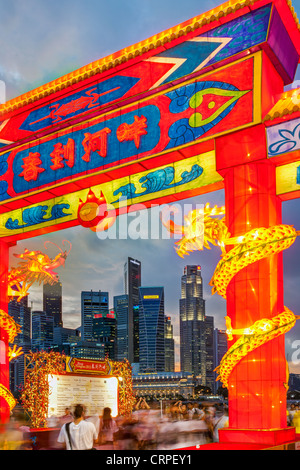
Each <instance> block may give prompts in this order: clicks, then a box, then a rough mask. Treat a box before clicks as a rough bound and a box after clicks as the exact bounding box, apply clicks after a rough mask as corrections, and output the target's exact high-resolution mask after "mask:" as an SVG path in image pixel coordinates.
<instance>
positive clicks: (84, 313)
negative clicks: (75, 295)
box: [81, 290, 109, 341]
mask: <svg viewBox="0 0 300 470" xmlns="http://www.w3.org/2000/svg"><path fill="white" fill-rule="evenodd" d="M108 302H109V295H108V292H102V291H101V290H99V291H93V290H90V291H82V292H81V338H82V341H94V340H95V338H94V318H95V315H96V318H97V315H100V314H101V313H103V312H107V311H108V309H109V304H108Z"/></svg>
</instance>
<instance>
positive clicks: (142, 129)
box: [117, 116, 147, 149]
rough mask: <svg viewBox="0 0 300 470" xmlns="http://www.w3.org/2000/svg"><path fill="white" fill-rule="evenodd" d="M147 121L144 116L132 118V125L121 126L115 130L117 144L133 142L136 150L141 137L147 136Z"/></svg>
mask: <svg viewBox="0 0 300 470" xmlns="http://www.w3.org/2000/svg"><path fill="white" fill-rule="evenodd" d="M146 128H147V119H146V118H145V116H141V117H139V116H134V122H133V123H132V124H127V123H126V122H125V123H124V124H121V125H120V126H119V127H118V129H117V139H118V141H119V142H123V141H124V140H133V141H134V143H135V146H136V148H137V149H138V148H139V146H140V141H141V136H142V135H145V134H147V131H146Z"/></svg>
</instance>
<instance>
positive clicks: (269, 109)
mask: <svg viewBox="0 0 300 470" xmlns="http://www.w3.org/2000/svg"><path fill="white" fill-rule="evenodd" d="M299 57H300V31H299V22H298V19H297V18H296V15H295V13H294V9H293V7H292V5H291V2H290V1H288V0H271V1H270V2H269V3H267V4H266V2H265V0H250V1H249V0H242V1H235V0H233V1H231V0H230V1H228V2H226V3H224V4H222V5H220V6H219V7H216V8H214V9H212V10H210V11H208V12H205V13H202V14H200V15H198V16H197V17H195V18H192V19H191V20H189V21H185V22H184V23H181V24H180V25H178V26H175V27H174V28H170V29H169V30H167V31H164V32H162V33H159V34H157V35H155V36H153V37H151V38H149V39H147V40H145V41H141V42H140V43H138V44H135V45H133V46H131V47H128V48H126V49H124V50H121V51H119V52H117V53H115V54H111V55H110V56H108V57H105V58H103V59H100V60H98V61H95V62H93V63H92V64H89V65H87V66H85V67H82V68H80V69H79V70H77V71H74V72H73V73H71V74H67V75H65V76H64V77H60V78H59V79H57V80H54V81H53V82H50V83H48V84H45V85H42V86H40V87H38V88H37V89H35V90H32V91H31V92H28V93H25V94H24V95H21V96H19V97H17V98H14V99H13V100H11V101H9V102H7V103H5V104H3V105H1V106H0V119H1V122H2V123H3V125H1V129H0V142H1V141H2V142H3V143H5V144H6V145H5V146H4V147H2V148H1V150H0V201H1V202H0V209H1V211H0V259H1V264H0V280H1V283H0V309H2V310H3V311H4V312H7V278H8V250H9V247H10V246H12V245H13V244H15V243H16V242H17V241H18V240H22V239H26V238H28V237H32V236H36V235H39V234H41V233H47V232H48V231H53V230H59V229H63V228H67V227H73V226H76V225H79V224H81V225H82V226H84V227H88V228H89V229H91V230H93V231H97V230H106V229H107V228H108V227H109V225H110V224H112V223H114V220H115V217H116V216H118V215H119V214H122V213H123V212H126V211H128V210H129V208H130V206H131V205H134V204H140V203H142V204H144V205H145V206H146V207H150V205H151V204H152V203H157V204H164V203H169V202H174V201H176V200H179V199H185V198H188V197H193V196H197V195H200V194H204V193H206V192H210V191H214V190H217V189H221V188H224V191H225V219H221V220H220V219H219V218H218V215H220V216H221V215H224V214H221V212H224V210H223V209H222V211H221V210H220V213H219V214H217V213H216V212H215V213H214V212H213V210H212V211H211V209H210V208H208V207H207V208H206V214H203V217H204V220H205V221H206V224H207V225H206V233H205V228H204V232H203V235H204V240H205V243H204V244H203V246H204V247H209V244H212V245H214V244H215V243H217V244H218V242H215V240H216V237H223V238H222V239H221V241H219V246H220V248H221V254H222V258H221V260H220V263H219V265H218V266H217V268H216V273H215V276H214V278H213V280H212V284H213V288H214V289H216V290H217V291H218V292H220V293H221V295H224V296H225V297H226V303H227V317H228V318H227V325H228V326H227V329H228V332H229V336H230V338H231V337H232V340H229V354H228V356H227V360H228V361H227V363H226V362H224V363H223V364H221V367H220V374H221V375H223V378H224V379H225V383H227V382H228V390H229V428H228V429H227V430H226V431H225V430H223V431H222V432H220V440H221V441H222V442H223V443H228V442H246V443H249V442H251V443H253V442H255V443H260V444H262V445H263V446H265V447H267V446H271V445H275V444H276V445H277V444H280V443H284V442H289V441H293V440H295V429H294V428H291V427H290V428H287V426H286V388H285V385H286V360H285V345H284V332H285V331H286V329H287V328H289V327H290V326H291V325H292V324H293V323H294V321H295V319H296V317H295V316H293V315H294V314H292V313H291V312H290V311H289V310H288V309H287V308H285V306H284V303H283V268H282V250H283V249H285V248H287V247H288V246H289V245H290V244H291V243H292V241H293V240H294V239H295V237H296V236H297V235H298V234H297V232H296V231H295V230H294V229H293V228H291V227H286V226H283V225H282V219H281V202H282V201H283V200H287V199H292V198H295V197H299V196H300V190H299V184H300V172H299V168H300V145H299V142H298V141H297V139H295V138H294V136H295V135H296V132H297V129H299V127H298V126H299V125H300V99H299V96H300V93H299V90H291V91H290V92H285V93H283V90H284V86H285V85H288V84H290V83H292V82H293V80H294V77H295V72H296V68H297V65H298V62H299ZM102 197H103V198H104V200H102ZM100 202H101V204H100ZM105 205H107V209H109V210H108V214H106V210H103V211H102V212H101V211H100V209H99V208H100V207H101V206H102V209H104V208H105ZM210 211H211V212H210ZM190 217H191V220H190V222H191V225H190V227H191V228H192V229H193V228H194V227H195V226H197V220H198V214H197V213H193V214H191V216H190ZM170 228H171V230H175V231H176V230H177V229H178V227H176V226H173V227H172V226H171V225H170ZM298 229H299V227H298ZM191 234H192V231H191ZM229 234H230V235H229ZM201 235H202V234H201ZM198 236H199V233H196V234H195V236H192V238H191V239H189V240H188V239H187V237H186V239H185V241H184V243H182V244H181V245H180V244H177V245H176V248H177V251H178V254H180V255H182V256H185V255H186V254H188V253H189V252H190V251H191V250H195V249H196V250H197V249H199V248H202V246H201V243H199V239H198ZM205 237H206V238H205ZM240 237H244V238H243V240H242V243H239V240H240ZM230 239H231V243H233V245H232V246H230V245H229V244H227V242H229V240H230ZM248 252H249V255H247V253H248ZM252 256H253V258H252ZM250 259H251V263H248V261H249V260H250ZM252 261H254V262H252ZM295 313H297V312H295ZM247 329H250V331H251V332H252V333H253V331H254V330H255V331H256V333H255V334H254V333H253V334H252V333H251V335H247V332H248V333H249V330H247ZM264 329H265V331H264V334H260V332H261V331H262V330H264ZM245 330H246V333H245ZM237 332H239V333H237ZM241 332H242V333H241ZM279 333H282V334H279ZM240 335H242V336H240ZM236 338H237V340H236ZM241 338H242V339H241ZM1 340H2V341H3V342H4V343H5V345H6V346H5V349H6V356H7V360H5V361H4V364H1V366H0V384H2V385H3V387H5V388H6V389H8V388H9V385H8V384H9V381H8V352H9V349H8V335H7V332H6V331H5V329H3V328H2V329H1ZM266 340H267V341H266ZM247 341H248V343H249V348H248V347H246V345H245V344H246V343H247ZM234 344H236V346H238V348H237V349H238V350H237V351H235V352H234V353H232V351H233V350H232V349H231V348H232V347H233V346H234ZM256 346H257V347H256ZM258 346H259V347H258ZM245 349H247V350H248V353H247V354H246V355H244V352H245ZM237 353H238V354H237ZM223 366H224V367H223ZM3 390H5V389H3ZM3 397H4V392H3V395H2V397H1V396H0V405H1V406H0V409H1V411H0V418H1V420H2V421H5V420H6V419H7V416H8V409H9V406H8V403H7V402H6V401H5V399H4V398H3Z"/></svg>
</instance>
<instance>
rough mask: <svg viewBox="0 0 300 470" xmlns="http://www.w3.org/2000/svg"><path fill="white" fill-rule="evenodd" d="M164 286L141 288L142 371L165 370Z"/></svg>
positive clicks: (140, 350) (140, 334) (140, 349)
mask: <svg viewBox="0 0 300 470" xmlns="http://www.w3.org/2000/svg"><path fill="white" fill-rule="evenodd" d="M164 317H165V314H164V288H163V287H140V288H139V336H140V342H139V346H140V348H139V352H140V356H139V359H140V360H139V364H140V372H141V373H147V372H163V371H164V369H165V343H164Z"/></svg>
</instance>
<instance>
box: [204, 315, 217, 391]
mask: <svg viewBox="0 0 300 470" xmlns="http://www.w3.org/2000/svg"><path fill="white" fill-rule="evenodd" d="M205 351H206V382H205V385H206V387H209V388H210V389H211V391H214V385H215V373H214V369H215V361H214V317H211V316H206V317H205Z"/></svg>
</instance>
